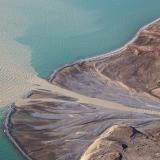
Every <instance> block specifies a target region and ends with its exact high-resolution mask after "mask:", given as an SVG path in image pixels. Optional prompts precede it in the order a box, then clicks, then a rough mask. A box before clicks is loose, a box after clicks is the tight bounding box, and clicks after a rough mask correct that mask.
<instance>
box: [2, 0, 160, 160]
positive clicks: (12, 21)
mask: <svg viewBox="0 0 160 160" xmlns="http://www.w3.org/2000/svg"><path fill="white" fill-rule="evenodd" d="M1 6H3V10H2V9H1ZM2 11H3V13H5V14H4V15H3V14H2ZM1 15H3V16H6V15H7V16H6V18H4V23H1V24H0V30H3V29H4V28H5V30H3V32H1V31H0V40H1V42H6V39H7V48H10V44H11V40H12V41H13V40H14V39H16V40H17V42H19V44H21V45H22V44H23V45H22V46H21V45H20V46H18V47H19V48H16V51H17V52H18V51H19V50H20V51H21V52H20V53H19V54H17V52H15V53H12V51H13V50H15V48H13V49H12V50H11V51H10V52H9V51H8V50H7V51H8V52H4V53H7V56H10V55H11V54H12V56H13V57H14V58H15V57H16V58H15V62H16V63H19V64H20V65H21V66H22V68H23V67H24V68H25V69H26V70H31V69H30V68H33V69H35V71H36V72H37V74H39V76H42V77H45V76H47V75H48V74H49V73H50V72H51V71H52V70H53V69H55V68H57V67H58V66H60V65H63V64H65V63H68V62H71V61H74V60H77V59H80V58H85V57H91V56H94V55H98V54H101V53H105V52H108V51H110V50H113V49H115V48H118V47H120V46H122V45H123V44H125V43H126V42H127V41H128V40H130V39H131V38H132V37H133V35H134V34H135V32H136V31H137V30H138V28H139V27H141V26H143V25H144V24H147V23H149V22H150V21H152V20H154V19H156V18H158V17H160V1H159V0H152V1H151V0H141V1H140V0H134V1H131V0H123V1H120V0H101V1H98V0H67V1H66V0H27V1H26V0H12V1H10V0H0V16H1ZM12 15H13V17H12ZM8 17H9V18H8ZM0 18H1V17H0ZM2 20H3V19H2ZM2 22H3V21H2ZM5 22H6V25H5ZM2 24H4V26H1V25H2ZM13 32H14V34H13ZM6 37H7V38H6ZM4 39H5V40H4ZM8 40H9V42H10V43H8ZM8 44H9V46H8ZM14 44H15V43H14ZM15 45H17V44H15ZM4 46H5V45H4ZM1 47H2V46H1V45H0V48H1ZM26 47H29V49H27V50H26ZM0 54H3V53H0ZM25 55H27V56H25ZM2 56H3V55H1V57H2ZM11 59H12V58H11ZM16 60H17V61H16ZM8 63H9V62H8ZM28 68H29V69H28ZM0 77H1V76H0ZM0 80H1V79H0ZM0 82H2V81H0ZM3 83H6V80H5V81H3ZM0 113H1V114H2V112H0ZM1 119H2V115H1V116H0V120H1ZM22 159H23V158H22V157H20V155H18V154H17V153H16V151H15V149H14V148H13V147H12V145H10V144H9V143H8V141H7V140H6V139H5V138H4V137H3V136H2V131H1V132H0V160H22Z"/></svg>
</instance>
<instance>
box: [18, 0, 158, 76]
mask: <svg viewBox="0 0 160 160" xmlns="http://www.w3.org/2000/svg"><path fill="white" fill-rule="evenodd" d="M25 15H28V16H29V17H30V16H32V18H31V21H32V22H33V24H32V26H31V27H30V28H29V29H28V30H27V32H26V34H25V35H24V36H23V37H21V38H19V39H18V40H19V42H21V43H24V44H26V45H29V46H30V47H31V48H32V66H33V67H34V68H35V69H36V71H37V72H38V73H39V75H40V76H47V75H48V74H49V73H50V72H51V71H52V70H53V69H55V68H56V67H57V66H59V65H62V64H65V63H68V62H71V61H74V60H77V59H80V58H84V57H88V56H93V55H97V54H100V53H104V52H108V51H110V50H112V49H115V48H118V47H120V46H122V45H123V44H125V43H126V42H127V41H128V40H129V39H131V38H132V36H133V35H134V34H135V32H136V31H137V30H138V28H139V27H140V26H142V25H144V24H146V23H148V22H150V21H152V20H153V19H155V18H157V17H159V16H160V1H159V0H153V1H150V0H141V1H140V0H134V1H131V0H123V1H120V0H101V1H98V0H67V1H66V0H46V1H45V2H42V3H39V4H38V5H36V6H33V8H30V9H26V10H25ZM35 22H36V23H35Z"/></svg>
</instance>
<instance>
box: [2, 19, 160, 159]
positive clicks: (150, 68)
mask: <svg viewBox="0 0 160 160" xmlns="http://www.w3.org/2000/svg"><path fill="white" fill-rule="evenodd" d="M32 83H33V89H32V92H31V93H30V94H29V96H28V97H27V98H25V99H22V100H20V101H19V102H17V103H16V104H13V105H12V108H11V110H10V112H9V113H8V115H7V117H6V119H5V125H4V126H5V132H6V134H7V136H8V137H9V139H10V140H11V141H12V143H14V144H15V145H16V147H18V149H19V150H20V151H21V153H22V154H23V155H24V156H25V157H26V158H27V159H30V160H135V159H136V160H159V159H160V20H159V19H158V20H156V21H154V22H153V23H151V24H149V25H147V26H145V27H143V28H141V29H140V31H139V32H138V33H137V34H136V36H135V37H134V38H133V39H132V40H131V41H130V42H129V43H128V44H126V45H125V46H124V47H122V48H121V49H118V50H116V51H114V52H111V53H107V54H104V55H101V56H97V57H94V58H89V59H84V60H80V61H77V62H74V63H72V64H68V65H65V66H63V67H61V68H59V69H57V70H56V71H55V72H53V74H51V75H50V76H49V77H48V78H47V79H41V78H37V77H36V78H35V79H34V80H33V82H32Z"/></svg>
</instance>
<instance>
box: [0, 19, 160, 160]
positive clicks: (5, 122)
mask: <svg viewBox="0 0 160 160" xmlns="http://www.w3.org/2000/svg"><path fill="white" fill-rule="evenodd" d="M158 21H160V18H158V19H156V20H154V21H152V22H151V23H149V24H147V25H145V26H142V27H140V29H139V30H138V32H137V33H136V34H135V36H134V37H133V38H132V39H131V40H130V41H129V42H127V43H126V44H125V45H124V46H122V47H120V48H118V49H115V50H113V51H110V52H108V53H104V54H101V55H98V56H94V57H90V58H84V59H80V60H77V61H74V62H72V63H69V64H65V65H63V66H60V67H59V68H57V69H55V70H54V71H52V72H51V74H49V76H48V77H46V80H47V81H48V82H49V83H51V81H52V80H53V79H54V78H55V76H56V75H57V73H58V72H60V71H61V70H63V69H64V68H67V67H72V66H73V65H76V64H79V63H82V62H91V61H95V60H101V59H103V58H107V57H110V56H113V55H118V54H121V53H120V52H121V51H123V50H125V49H126V48H127V46H128V45H130V44H131V43H133V42H134V41H135V40H136V39H137V38H138V36H139V34H140V32H141V31H142V30H144V29H145V28H147V27H149V26H151V25H153V24H154V23H156V22H158ZM30 95H32V91H30V92H29V93H28V95H27V96H26V97H25V98H28V97H29V96H30ZM15 112H16V109H15V105H14V103H13V104H12V105H11V106H10V107H9V109H8V112H7V114H6V116H5V117H4V120H3V130H4V133H5V135H6V136H7V138H8V139H9V141H10V142H11V143H12V144H13V145H14V146H15V148H17V150H18V151H19V152H20V153H21V154H22V156H23V157H24V158H26V159H27V160H32V158H31V157H29V156H28V154H27V153H25V151H24V149H23V147H21V146H20V145H19V144H18V142H16V140H15V139H14V138H13V136H12V134H11V132H10V127H11V126H10V120H11V119H10V118H11V116H12V114H14V113H15Z"/></svg>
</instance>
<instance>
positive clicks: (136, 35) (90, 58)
mask: <svg viewBox="0 0 160 160" xmlns="http://www.w3.org/2000/svg"><path fill="white" fill-rule="evenodd" d="M158 21H160V18H157V19H155V20H153V21H152V22H151V23H148V24H146V25H144V26H142V27H140V28H139V29H138V31H137V32H136V34H135V35H134V36H133V38H132V39H131V40H129V41H128V42H127V43H126V44H124V45H123V46H122V47H120V48H118V49H114V50H111V51H110V52H107V53H102V54H100V55H97V56H93V57H89V58H82V59H80V60H77V61H73V62H71V63H68V64H65V65H62V66H60V67H58V68H57V69H55V70H53V71H52V72H51V73H50V74H49V76H47V78H46V79H47V81H49V82H51V81H52V80H53V79H54V77H55V76H56V74H57V73H58V72H59V71H61V70H63V69H64V68H67V67H72V66H73V65H76V64H79V63H82V62H91V61H95V60H101V59H103V58H107V57H110V56H114V55H118V54H121V53H119V52H121V51H123V50H125V49H126V48H127V46H128V45H130V44H132V43H133V42H134V41H135V40H136V39H137V38H138V36H139V34H140V33H141V31H142V30H144V29H145V28H147V27H149V26H151V25H153V24H154V23H156V22H158Z"/></svg>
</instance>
